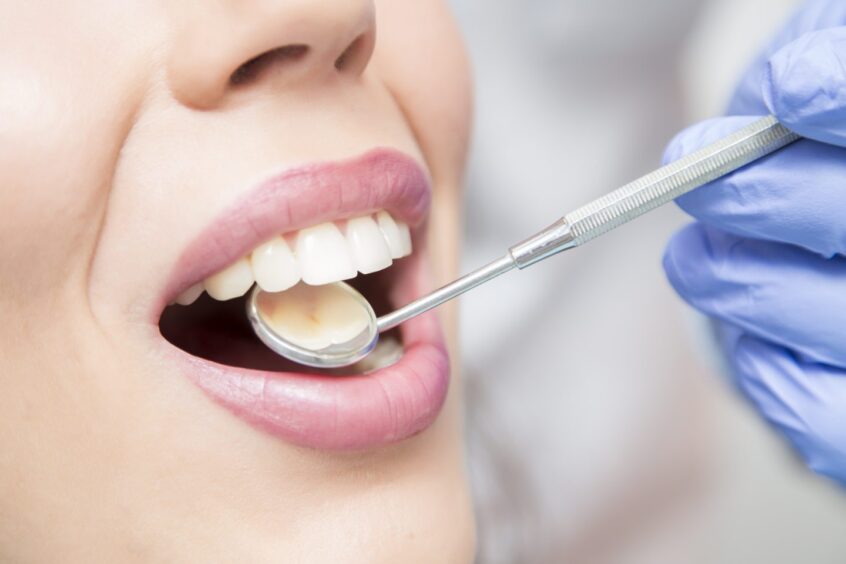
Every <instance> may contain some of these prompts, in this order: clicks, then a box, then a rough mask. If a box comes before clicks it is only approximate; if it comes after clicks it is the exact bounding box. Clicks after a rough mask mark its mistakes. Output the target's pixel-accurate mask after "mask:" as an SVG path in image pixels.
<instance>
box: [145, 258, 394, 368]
mask: <svg viewBox="0 0 846 564" xmlns="http://www.w3.org/2000/svg"><path fill="white" fill-rule="evenodd" d="M394 270H395V268H388V269H387V270H382V271H379V272H376V273H373V274H368V275H362V274H359V275H358V276H357V277H355V278H354V279H352V280H347V281H346V282H347V283H348V284H349V285H350V286H352V287H353V288H355V289H356V290H358V291H359V292H360V293H361V294H362V295H363V296H364V297H365V299H367V301H368V302H369V303H370V305H371V306H372V307H373V310H374V311H375V312H376V315H377V316H378V315H383V314H385V313H388V312H389V311H391V310H392V309H394V308H393V304H391V303H390V299H389V298H388V296H389V294H390V293H391V292H390V288H391V284H392V282H393V276H394V274H393V272H392V271H394ZM248 295H249V293H248V294H246V295H245V296H242V297H240V298H237V299H233V300H228V301H223V302H221V301H216V300H214V299H212V298H211V297H209V296H208V295H205V294H204V295H203V296H201V297H200V298H199V299H198V300H197V301H196V302H194V303H193V304H192V305H190V306H187V307H184V306H179V305H172V306H169V307H168V308H166V309H165V311H164V313H163V314H162V317H161V320H160V321H159V329H160V330H161V333H162V336H164V338H165V339H167V340H168V341H169V342H170V343H171V344H173V345H174V346H176V347H178V348H180V349H182V350H183V351H185V352H187V353H188V354H191V355H193V356H197V357H200V358H203V359H205V360H210V361H213V362H216V363H218V364H223V365H227V366H235V367H239V368H249V369H253V370H269V371H274V372H299V373H307V374H332V375H341V374H357V373H362V372H367V371H368V370H370V369H373V368H378V367H380V366H381V365H384V364H390V363H392V362H393V361H395V360H396V357H397V355H398V350H399V351H401V343H402V340H401V336H400V332H399V331H398V330H393V331H390V332H387V333H384V334H382V335H381V336H380V345H379V348H380V349H381V351H380V350H377V351H374V353H372V354H371V355H370V356H371V357H372V358H367V359H365V360H364V361H362V362H361V363H359V365H357V366H353V367H347V368H341V369H332V370H330V369H318V368H311V367H306V366H303V365H301V364H297V363H296V362H293V361H291V360H289V359H286V358H284V357H281V356H279V355H277V354H276V353H275V352H273V351H272V350H271V349H269V348H268V347H266V346H265V345H264V344H263V343H262V342H261V341H260V340H259V339H258V337H256V335H255V333H253V330H252V328H251V326H250V322H249V320H248V319H247V315H246V313H245V311H246V309H245V306H246V300H247V296H248ZM380 357H381V358H380Z"/></svg>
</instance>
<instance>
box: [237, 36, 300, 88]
mask: <svg viewBox="0 0 846 564" xmlns="http://www.w3.org/2000/svg"><path fill="white" fill-rule="evenodd" d="M308 51H309V48H308V45H285V46H284V47H279V48H277V49H273V50H271V51H268V52H266V53H262V54H261V55H259V56H257V57H253V58H252V59H250V60H249V61H247V62H246V63H244V64H243V65H241V66H240V67H238V68H237V69H235V72H233V73H232V75H231V76H230V77H229V83H230V84H232V85H233V86H242V85H245V84H249V83H251V82H253V81H255V80H256V79H258V77H259V76H261V75H262V73H264V72H265V71H266V70H267V69H268V68H269V67H271V66H274V65H280V64H282V65H284V64H290V63H293V62H296V61H299V60H300V59H302V58H303V57H305V56H306V55H307V54H308Z"/></svg>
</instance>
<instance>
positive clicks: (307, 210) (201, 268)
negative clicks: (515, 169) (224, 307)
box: [154, 149, 431, 315]
mask: <svg viewBox="0 0 846 564" xmlns="http://www.w3.org/2000/svg"><path fill="white" fill-rule="evenodd" d="M430 200H431V187H430V183H429V179H428V176H427V175H426V173H425V172H424V170H423V168H422V167H421V166H420V165H419V164H418V163H417V161H415V160H414V159H413V158H411V157H409V156H407V155H405V154H404V153H401V152H399V151H396V150H393V149H374V150H372V151H369V152H367V153H365V154H363V155H361V156H360V157H357V158H353V159H350V160H347V161H341V162H328V163H317V164H310V165H305V166H302V167H299V168H295V169H289V170H286V171H284V172H282V173H280V174H276V175H274V176H271V177H269V178H267V179H266V180H264V181H262V182H260V183H259V184H258V185H257V186H256V187H255V188H254V189H252V190H250V191H249V192H248V193H247V194H245V195H244V196H242V197H241V198H240V199H239V200H237V201H236V202H235V203H234V205H232V206H231V207H230V208H229V209H228V210H227V211H226V212H225V213H223V214H222V215H221V216H220V217H219V218H218V219H217V220H216V221H214V222H212V224H211V225H210V226H208V227H207V228H206V229H205V230H203V231H202V232H201V233H200V235H199V236H198V237H197V238H196V239H195V240H194V242H193V243H191V244H189V245H188V247H187V248H186V250H185V251H184V252H183V253H182V255H181V256H180V258H179V260H178V261H177V264H176V267H175V268H174V271H173V273H172V275H171V276H170V278H169V279H168V282H167V284H166V285H165V288H164V291H163V292H162V295H161V296H160V299H159V300H158V301H157V303H156V304H155V308H154V309H155V312H154V315H159V314H160V313H161V311H162V310H163V309H164V307H165V306H166V305H167V304H168V303H170V302H171V301H173V299H174V298H175V297H176V296H177V295H178V294H179V293H180V292H181V291H183V290H185V289H186V288H188V287H189V286H191V285H193V284H195V283H197V282H199V281H201V280H203V279H205V278H206V277H208V276H210V275H211V274H214V273H215V272H217V271H219V270H221V269H222V268H224V267H226V266H227V265H229V264H231V263H232V262H234V261H235V260H237V259H238V258H240V257H242V256H244V255H246V254H248V253H249V252H250V251H252V250H253V249H254V248H255V247H256V246H258V245H260V244H261V243H263V242H264V241H266V240H268V239H270V238H272V237H273V236H274V235H279V234H282V233H286V232H290V231H295V230H297V229H301V228H304V227H308V226H311V225H315V224H318V223H321V222H324V221H333V220H337V219H342V218H346V217H352V216H355V215H361V214H365V213H369V212H372V211H376V210H379V209H384V210H386V211H388V212H389V213H391V214H392V215H393V216H394V217H396V218H397V219H400V220H402V221H404V222H406V223H407V224H408V225H410V226H412V227H414V226H416V225H419V224H420V223H421V222H422V221H423V218H424V217H425V215H426V213H427V212H428V209H429V203H430Z"/></svg>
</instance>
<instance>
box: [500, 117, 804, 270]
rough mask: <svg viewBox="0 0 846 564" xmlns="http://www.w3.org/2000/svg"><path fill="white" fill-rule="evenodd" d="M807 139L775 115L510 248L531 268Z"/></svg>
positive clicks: (517, 260)
mask: <svg viewBox="0 0 846 564" xmlns="http://www.w3.org/2000/svg"><path fill="white" fill-rule="evenodd" d="M799 139H801V137H800V136H799V135H797V134H795V133H793V132H792V131H790V130H788V129H786V128H785V127H784V126H783V125H781V124H780V123H779V122H778V120H776V118H775V117H773V116H767V117H765V118H762V119H760V120H758V121H756V122H754V123H751V124H749V125H748V126H746V127H744V128H743V129H741V130H740V131H738V132H736V133H733V134H732V135H729V136H727V137H724V138H722V139H720V140H719V141H716V142H715V143H712V144H711V145H708V146H706V147H704V148H703V149H700V150H698V151H696V152H695V153H691V154H690V155H687V156H686V157H683V158H681V159H679V160H677V161H674V162H672V163H670V164H668V165H666V166H664V167H662V168H659V169H658V170H656V171H654V172H652V173H650V174H647V175H646V176H643V177H641V178H639V179H637V180H635V181H634V182H631V183H630V184H626V185H625V186H623V187H622V188H618V189H617V190H615V191H613V192H611V193H609V194H606V195H605V196H602V197H601V198H599V199H597V200H594V201H593V202H591V203H589V204H587V205H585V206H583V207H581V208H579V209H577V210H575V211H573V212H571V213H568V214H567V215H566V216H564V217H563V218H562V219H560V220H558V221H557V222H556V223H554V224H553V225H551V226H550V227H548V228H547V229H545V230H544V231H541V232H540V233H538V234H537V235H535V236H534V237H531V238H530V239H528V240H526V241H524V242H523V243H520V244H519V245H515V246H514V247H512V248H511V249H510V252H511V256H512V257H513V258H514V262H515V263H516V264H517V266H518V267H519V268H521V269H522V268H526V267H528V266H531V265H533V264H535V263H536V262H539V261H541V260H543V259H545V258H547V257H550V256H552V255H554V254H557V253H560V252H561V251H564V250H566V249H571V248H573V247H577V246H579V245H582V244H584V243H587V242H588V241H590V240H591V239H594V238H596V237H599V236H600V235H602V234H604V233H607V232H608V231H611V230H612V229H614V228H615V227H619V226H620V225H623V224H624V223H628V222H629V221H631V220H633V219H635V218H636V217H639V216H641V215H643V214H645V213H646V212H648V211H650V210H653V209H655V208H657V207H659V206H662V205H664V204H666V203H667V202H669V201H671V200H674V199H676V198H678V197H679V196H681V195H682V194H686V193H687V192H690V191H691V190H693V189H695V188H699V187H700V186H703V185H705V184H708V183H709V182H711V181H713V180H716V179H717V178H720V177H721V176H723V175H726V174H728V173H730V172H732V171H735V170H737V169H739V168H740V167H742V166H745V165H747V164H749V163H751V162H753V161H755V160H758V159H760V158H761V157H764V156H766V155H769V154H770V153H772V152H774V151H777V150H778V149H781V148H782V147H785V146H787V145H789V144H790V143H793V142H794V141H797V140H799Z"/></svg>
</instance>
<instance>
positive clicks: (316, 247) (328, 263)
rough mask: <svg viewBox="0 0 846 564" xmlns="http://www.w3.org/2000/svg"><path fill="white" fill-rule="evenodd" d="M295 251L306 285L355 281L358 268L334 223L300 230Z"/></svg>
mask: <svg viewBox="0 0 846 564" xmlns="http://www.w3.org/2000/svg"><path fill="white" fill-rule="evenodd" d="M296 252H297V262H298V263H299V265H300V273H301V274H302V277H303V282H305V283H306V284H311V285H312V286H319V285H321V284H329V283H331V282H338V281H339V280H347V279H349V278H355V275H356V269H355V265H354V264H353V261H352V256H351V255H350V248H349V246H348V245H347V240H346V239H345V238H344V236H343V235H342V234H341V230H340V229H338V226H337V225H335V224H334V223H321V224H320V225H315V226H314V227H309V228H307V229H302V230H300V233H299V235H297V251H296Z"/></svg>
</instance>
